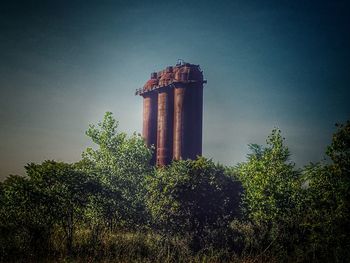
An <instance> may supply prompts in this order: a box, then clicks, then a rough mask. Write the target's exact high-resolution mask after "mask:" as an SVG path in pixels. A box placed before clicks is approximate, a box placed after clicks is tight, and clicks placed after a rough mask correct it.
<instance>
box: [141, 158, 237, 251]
mask: <svg viewBox="0 0 350 263" xmlns="http://www.w3.org/2000/svg"><path fill="white" fill-rule="evenodd" d="M147 190H148V194H147V201H146V202H147V206H148V208H149V210H150V212H151V214H152V216H153V219H154V222H155V224H156V225H157V227H159V228H160V229H162V230H163V231H165V232H168V233H171V234H179V233H180V234H188V235H191V236H193V237H196V242H200V240H198V239H200V238H203V237H204V235H208V234H209V233H210V232H211V233H212V232H213V231H214V230H217V229H219V228H220V227H226V226H228V224H229V222H230V221H231V220H232V219H233V218H235V217H238V216H239V201H240V196H239V193H240V184H239V182H237V181H236V180H235V179H233V178H232V177H229V176H227V175H226V174H225V169H224V167H223V166H221V165H216V164H214V163H213V162H212V161H211V160H207V159H205V158H203V157H199V158H198V159H197V160H194V161H191V160H186V161H175V162H173V163H172V164H171V165H169V166H168V167H163V168H160V169H158V170H157V171H156V174H155V175H154V176H153V175H152V176H149V177H148V178H147ZM221 238H223V237H221ZM197 245H200V244H197Z"/></svg>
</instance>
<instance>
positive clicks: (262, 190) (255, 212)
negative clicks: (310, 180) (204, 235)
mask: <svg viewBox="0 0 350 263" xmlns="http://www.w3.org/2000/svg"><path fill="white" fill-rule="evenodd" d="M283 141H284V138H283V137H282V136H281V131H280V130H278V129H274V130H273V131H272V133H271V134H270V135H269V136H268V138H267V140H266V142H267V146H266V147H265V148H264V147H262V146H258V145H250V148H251V150H252V154H249V155H248V161H247V162H246V163H241V164H239V165H238V166H237V168H236V172H237V173H238V176H239V178H240V180H241V181H242V184H243V188H244V195H243V207H244V209H245V215H246V217H247V219H249V220H251V222H252V223H253V225H255V226H259V227H260V229H263V231H265V236H263V237H262V240H260V243H261V245H262V246H260V247H258V249H263V248H264V247H270V246H271V244H272V243H275V245H274V247H278V253H281V254H283V253H288V251H284V250H283V249H281V248H279V245H282V246H283V248H284V249H287V246H286V245H285V244H284V243H289V244H290V243H293V233H291V232H290V229H292V228H293V227H294V226H293V224H294V223H295V221H296V220H297V219H296V216H297V215H298V210H297V205H298V201H299V200H298V198H299V194H298V193H299V190H300V181H299V176H298V172H297V171H296V170H295V169H294V164H293V163H291V162H289V161H288V160H289V155H290V154H289V150H288V148H287V147H286V146H285V145H284V143H283ZM250 242H253V241H250ZM254 243H258V242H256V241H254ZM282 256H284V255H282Z"/></svg>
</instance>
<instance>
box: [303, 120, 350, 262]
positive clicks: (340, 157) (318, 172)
mask: <svg viewBox="0 0 350 263" xmlns="http://www.w3.org/2000/svg"><path fill="white" fill-rule="evenodd" d="M337 127H338V131H337V132H336V133H335V134H334V135H333V139H332V143H331V145H330V146H329V147H328V148H327V154H328V155H329V157H330V158H331V160H332V161H333V162H332V163H330V164H310V165H308V166H307V167H305V169H304V172H303V177H304V180H305V182H306V183H307V189H306V190H305V191H304V201H305V202H304V209H303V210H304V214H305V217H304V219H303V224H302V227H303V229H305V231H308V233H309V235H308V240H307V242H305V244H308V245H307V246H305V251H304V254H307V255H309V257H310V258H315V257H316V255H317V257H319V258H322V259H324V260H325V261H334V262H343V260H344V259H345V258H350V253H349V251H350V239H349V237H348V234H347V233H349V232H350V217H349V216H350V173H349V167H350V122H349V121H348V122H347V123H346V124H345V125H337Z"/></svg>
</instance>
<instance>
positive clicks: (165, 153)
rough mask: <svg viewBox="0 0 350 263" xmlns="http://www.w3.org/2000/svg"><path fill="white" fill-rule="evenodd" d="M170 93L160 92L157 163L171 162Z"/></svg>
mask: <svg viewBox="0 0 350 263" xmlns="http://www.w3.org/2000/svg"><path fill="white" fill-rule="evenodd" d="M168 107H169V95H168V92H167V91H162V92H159V94H158V129H157V165H159V166H163V165H166V164H168V163H169V149H168V139H169V138H168V125H169V123H168V122H169V116H168V112H169V108H168Z"/></svg>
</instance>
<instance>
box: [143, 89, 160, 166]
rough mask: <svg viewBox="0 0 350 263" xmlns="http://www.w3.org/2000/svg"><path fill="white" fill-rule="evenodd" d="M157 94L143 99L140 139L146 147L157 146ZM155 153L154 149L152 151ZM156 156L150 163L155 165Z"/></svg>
mask: <svg viewBox="0 0 350 263" xmlns="http://www.w3.org/2000/svg"><path fill="white" fill-rule="evenodd" d="M157 100H158V98H157V94H148V95H145V96H144V97H143V125H142V137H143V138H144V140H145V142H146V144H147V146H149V147H150V146H151V145H154V147H156V146H157V110H158V109H157V108H158V107H157V106H158V105H157ZM154 151H156V149H154ZM155 156H156V154H155V153H154V154H153V157H152V160H151V163H152V164H154V163H155V159H156V157H155Z"/></svg>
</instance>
